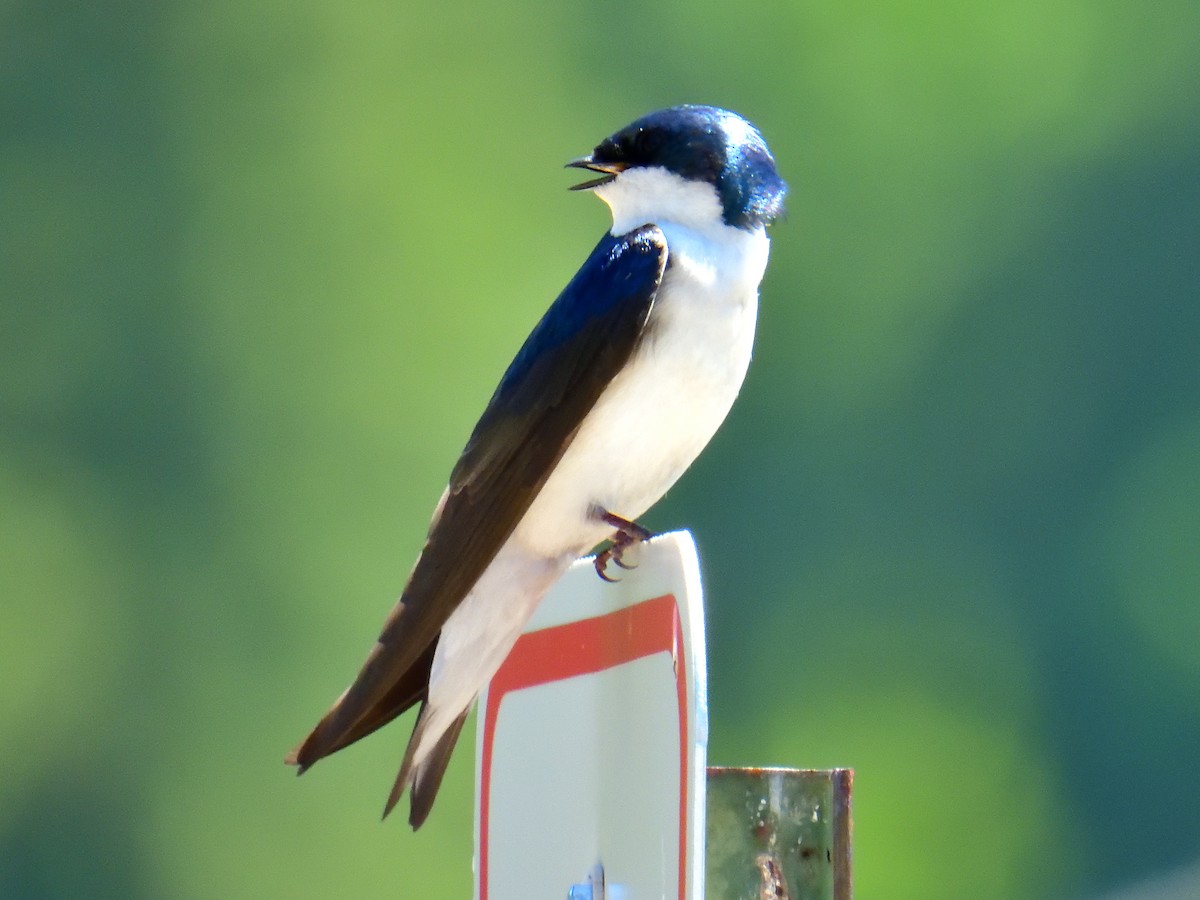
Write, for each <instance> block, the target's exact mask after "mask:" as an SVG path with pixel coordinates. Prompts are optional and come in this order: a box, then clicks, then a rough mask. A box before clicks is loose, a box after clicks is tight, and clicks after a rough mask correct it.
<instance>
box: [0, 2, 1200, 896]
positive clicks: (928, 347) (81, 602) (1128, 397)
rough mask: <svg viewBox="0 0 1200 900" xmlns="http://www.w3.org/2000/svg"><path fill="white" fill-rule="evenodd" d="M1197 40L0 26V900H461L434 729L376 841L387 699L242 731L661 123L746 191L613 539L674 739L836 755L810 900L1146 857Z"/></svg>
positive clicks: (254, 20)
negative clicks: (780, 211) (368, 707)
mask: <svg viewBox="0 0 1200 900" xmlns="http://www.w3.org/2000/svg"><path fill="white" fill-rule="evenodd" d="M1198 34H1200V5H1198V4H1196V3H1195V2H1190V0H1175V2H1163V3H1158V4H1154V5H1152V6H1148V7H1143V6H1138V5H1136V4H1128V3H1116V2H1111V0H1109V2H1106V0H1100V2H1097V0H1037V2H1033V0H1017V2H1015V3H1007V4H982V3H978V4H969V5H968V4H958V3H945V2H932V3H930V2H922V3H918V2H913V0H908V2H903V0H884V2H877V3H847V4H813V3H778V2H777V3H764V4H756V5H753V6H749V5H746V4H740V3H729V2H725V3H711V2H701V3H696V2H694V3H681V2H673V3H660V4H645V3H631V2H624V0H615V2H603V3H562V4H548V5H542V4H536V3H531V2H524V3H507V4H485V3H455V2H451V3H443V4H436V5H435V4H418V3H411V2H409V3H399V4H397V3H383V2H377V0H349V2H345V3H340V4H334V3H329V2H311V0H300V2H297V3H289V4H283V3H268V2H258V0H249V2H237V3H234V2H229V0H224V2H222V0H217V2H213V3H205V4H185V3H171V2H167V3H163V2H148V0H129V2H122V3H110V4H83V3H66V2H61V0H49V2H42V3H28V2H21V0H16V2H7V3H4V4H3V5H2V7H0V316H2V318H0V365H2V367H3V369H2V371H3V378H0V604H2V605H0V611H2V623H3V624H2V626H0V674H2V680H0V897H4V898H43V897H46V898H50V897H53V898H60V897H85V896H86V897H101V898H108V897H112V898H162V897H170V898H213V897H221V898H240V897H245V898H261V897H317V896H354V897H404V898H408V897H412V898H422V897H465V896H468V893H469V889H470V888H469V886H470V883H471V874H470V859H471V797H472V790H473V786H472V783H471V771H472V765H473V762H472V758H471V751H470V748H471V746H472V740H471V738H470V736H469V735H467V736H466V738H465V739H464V741H463V744H462V747H463V748H464V749H465V752H460V753H459V754H458V755H457V758H456V760H455V763H454V765H453V766H452V767H451V770H450V774H449V777H448V783H447V785H446V787H445V789H444V792H443V795H442V797H441V798H440V803H439V806H438V807H437V809H436V810H435V812H434V815H433V817H432V819H431V821H430V823H429V824H428V825H427V827H426V828H424V829H423V830H422V831H421V832H420V833H418V834H416V835H413V834H411V833H410V832H409V831H408V829H407V827H406V826H405V824H404V822H403V821H402V818H398V819H396V820H389V821H388V822H387V823H386V824H384V825H380V824H379V822H378V813H379V811H380V809H381V807H382V803H383V800H384V797H385V795H386V791H387V788H388V786H389V785H390V783H391V779H392V777H393V774H394V770H395V767H396V765H397V763H398V761H399V758H400V755H401V753H402V750H403V746H404V743H405V741H406V739H407V736H408V724H407V721H406V722H405V723H404V724H401V725H399V726H396V727H393V728H391V729H388V730H387V731H385V732H383V733H382V734H381V735H379V736H377V737H375V738H374V739H372V740H371V741H368V742H366V743H364V744H362V745H360V746H359V747H357V748H355V749H354V750H353V751H351V752H349V753H347V754H345V755H344V756H340V757H338V758H336V759H335V760H333V761H330V762H328V763H325V764H323V765H322V766H320V767H318V768H317V770H316V771H314V772H313V773H312V774H311V775H309V776H307V777H306V778H304V779H303V780H300V781H297V780H296V779H295V778H294V777H293V776H292V773H291V770H288V769H286V768H285V767H284V766H283V764H282V757H283V754H284V752H285V751H286V750H287V749H288V748H289V747H291V746H292V745H293V744H294V743H295V742H296V741H297V740H298V739H299V738H300V737H302V736H303V734H304V733H305V732H306V731H307V729H308V728H309V726H311V725H312V724H313V722H314V720H315V717H316V716H317V715H318V714H319V713H321V712H322V711H323V710H324V708H325V707H326V705H327V703H328V702H329V701H330V700H331V699H332V698H333V697H334V696H335V695H336V693H337V692H338V691H339V690H340V689H341V688H342V687H343V686H344V684H345V683H346V682H347V681H348V679H349V678H350V677H351V675H352V674H353V673H354V671H356V669H357V666H358V665H359V663H360V661H361V658H362V656H363V654H364V652H365V651H366V649H367V648H368V646H369V644H370V642H371V641H372V640H373V638H374V636H375V634H376V630H377V628H378V626H379V624H380V623H381V621H382V618H383V616H384V614H385V612H386V610H387V609H388V608H389V607H390V605H391V603H392V600H393V598H394V596H395V594H396V593H397V592H398V590H399V588H400V587H401V585H402V583H403V581H404V578H405V576H406V575H407V573H408V569H409V566H410V564H411V562H412V560H413V558H414V556H415V554H416V552H417V549H418V547H419V546H420V543H421V541H422V539H423V535H424V528H425V525H426V523H427V520H428V516H429V513H430V511H431V510H432V507H433V504H434V502H435V501H436V499H437V497H438V495H439V493H440V491H441V488H442V485H443V483H444V479H445V477H446V475H447V473H448V472H449V469H450V466H451V464H452V463H453V461H454V459H455V458H456V455H457V453H458V450H459V449H460V447H461V445H462V443H463V441H464V439H465V437H466V435H467V433H468V432H469V430H470V428H471V426H472V424H473V423H474V421H475V417H476V416H477V414H478V413H479V411H480V410H481V409H482V407H483V404H484V403H485V402H486V400H487V398H488V396H489V395H490V393H491V390H492V388H493V387H494V385H495V383H496V381H497V380H498V378H499V375H500V373H501V372H502V371H503V368H504V366H505V365H506V364H507V362H508V360H509V359H510V358H511V356H512V354H513V352H514V351H515V349H516V348H517V346H519V344H520V342H521V340H522V339H523V338H524V336H525V334H526V333H527V332H528V330H529V329H530V327H531V326H532V325H533V323H534V322H535V321H536V320H537V318H538V316H539V315H540V314H541V312H542V311H543V310H544V308H545V307H546V305H547V304H548V303H549V302H550V300H551V299H552V298H553V297H554V296H555V294H556V293H557V291H558V290H559V289H560V288H561V287H562V286H563V285H564V284H565V283H566V281H567V279H568V278H569V277H570V276H571V275H572V274H573V272H574V271H575V269H576V267H577V266H578V264H579V263H580V262H581V261H582V259H583V258H584V256H585V254H586V253H587V252H588V251H589V250H590V249H591V247H592V246H593V244H594V242H595V240H596V239H597V238H598V237H599V235H600V234H601V232H602V231H604V230H605V229H606V228H607V225H608V216H607V211H606V210H605V209H604V208H603V206H602V204H600V203H599V202H597V201H595V200H594V199H591V198H588V197H581V196H579V195H572V194H569V193H568V192H567V191H566V190H565V188H566V187H567V185H568V184H570V183H571V182H572V178H571V176H570V175H568V174H566V173H564V172H563V171H562V170H561V168H560V167H561V165H562V163H563V162H564V161H565V160H567V159H569V158H571V157H572V156H575V155H578V154H580V153H582V152H585V151H586V150H588V149H590V147H591V146H592V145H593V144H595V143H596V142H597V141H598V140H599V139H601V138H602V137H604V136H606V135H607V134H608V133H610V132H611V131H612V130H614V129H616V128H617V127H619V126H621V125H624V124H625V123H626V122H628V121H629V120H631V119H633V118H634V117H636V116H638V115H641V114H643V113H645V112H648V111H649V110H651V109H655V108H658V107H661V106H666V105H670V104H674V103H679V102H704V103H714V104H719V105H723V106H728V107H730V108H732V109H736V110H738V111H739V112H741V113H743V114H744V115H746V116H747V117H749V118H751V119H752V120H753V121H755V122H756V123H757V124H758V125H759V126H760V127H761V129H762V130H763V132H764V133H765V135H766V137H767V139H768V141H769V142H770V145H771V147H772V149H773V150H774V152H775V155H776V157H777V159H778V161H779V164H780V168H781V170H782V172H783V174H784V176H785V177H786V178H788V179H789V181H790V183H791V186H792V192H791V196H790V203H789V209H790V212H789V216H788V218H787V220H786V221H783V222H781V223H779V224H778V225H777V226H776V227H775V228H774V232H773V234H774V245H773V250H772V254H773V257H772V262H771V266H770V268H769V271H768V274H767V278H766V281H765V283H764V286H763V307H762V313H761V326H760V329H761V330H760V337H759V342H758V346H757V353H756V360H755V364H754V366H753V367H752V369H751V374H750V377H749V380H748V382H747V385H746V388H745V390H744V391H743V394H742V398H741V400H740V402H739V404H738V405H737V406H736V407H735V409H734V412H733V414H732V416H731V417H730V420H729V421H728V422H727V423H726V426H725V428H724V429H723V431H722V432H721V433H720V434H719V435H718V437H717V439H716V440H715V442H714V443H713V445H712V446H711V447H710V449H709V450H708V452H707V453H706V454H705V455H704V456H703V457H702V458H701V460H700V462H699V463H698V464H697V465H696V466H695V467H694V468H693V470H692V471H691V472H690V473H689V474H688V476H686V477H685V479H684V480H683V482H681V484H680V485H679V486H678V487H677V488H676V489H675V490H674V491H673V492H672V493H671V494H670V495H669V496H668V497H667V498H666V499H665V500H664V501H663V502H662V503H661V504H660V505H659V506H658V507H656V508H655V510H653V511H652V512H651V514H650V515H649V516H647V517H646V519H645V522H646V524H648V525H649V526H650V527H652V528H654V529H656V530H666V529H670V528H675V527H683V526H686V527H690V528H692V529H693V530H694V532H695V534H696V536H697V540H698V542H699V544H700V548H701V551H702V554H703V556H704V567H705V572H706V578H707V594H708V604H709V621H710V632H709V634H710V657H711V670H710V682H711V701H712V704H711V705H712V709H711V714H712V740H711V747H710V756H711V759H712V761H713V762H719V763H727V764H766V763H777V764H790V765H800V766H828V765H835V764H839V765H850V766H854V767H855V768H856V769H857V772H858V776H857V782H856V792H857V801H856V832H855V839H856V866H857V873H858V896H859V897H861V898H864V900H895V898H985V900H986V898H1025V897H1028V898H1043V897H1101V896H1105V897H1107V896H1110V894H1109V892H1110V891H1113V890H1117V889H1118V888H1123V889H1126V890H1130V891H1132V893H1129V894H1122V896H1130V897H1141V896H1150V894H1149V893H1147V892H1148V891H1150V890H1151V889H1150V888H1149V887H1138V885H1146V884H1148V883H1150V882H1153V880H1154V879H1156V878H1159V877H1162V876H1164V875H1166V874H1167V873H1171V872H1178V871H1179V870H1181V869H1182V870H1184V871H1185V872H1188V871H1190V872H1193V873H1194V872H1196V871H1197V869H1196V868H1195V866H1196V861H1197V860H1198V859H1200V765H1198V764H1197V763H1198V761H1200V759H1198V757H1200V750H1198V748H1200V602H1198V601H1200V306H1198V304H1197V299H1198V294H1200V44H1198V43H1197V35H1198ZM1174 878H1175V880H1174V881H1173V882H1171V883H1172V884H1175V885H1182V887H1181V888H1179V890H1181V891H1182V893H1178V894H1171V896H1179V897H1195V896H1200V885H1198V879H1197V878H1196V876H1195V875H1193V876H1191V879H1190V880H1189V877H1188V876H1187V875H1184V876H1182V877H1181V876H1178V875H1176V876H1174ZM1131 885H1132V886H1133V887H1130V886H1131ZM1155 896H1166V894H1155Z"/></svg>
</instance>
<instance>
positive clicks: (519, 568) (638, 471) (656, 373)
mask: <svg viewBox="0 0 1200 900" xmlns="http://www.w3.org/2000/svg"><path fill="white" fill-rule="evenodd" d="M635 176H636V177H635ZM597 193H598V194H599V195H600V196H601V197H602V199H604V200H605V201H606V202H608V203H609V204H610V206H612V207H613V218H614V226H613V233H614V234H622V233H624V232H626V231H628V230H630V229H632V228H636V227H639V226H641V225H643V224H646V223H648V222H654V223H655V224H657V225H658V226H659V227H660V228H661V229H662V231H663V233H664V234H665V235H666V239H667V248H668V254H669V260H668V269H667V273H666V275H665V276H664V279H663V284H662V287H661V288H660V290H659V294H658V297H657V299H656V301H655V305H654V308H653V310H652V312H651V319H650V323H649V327H648V330H647V334H648V338H647V339H646V340H644V341H643V342H642V343H641V344H640V345H639V347H638V350H637V352H636V355H635V356H634V358H633V359H632V360H631V361H630V363H629V364H628V365H627V366H626V367H625V369H624V370H623V371H622V372H621V373H620V374H619V375H618V376H617V377H616V378H615V379H613V381H612V382H611V383H610V384H609V386H608V388H607V389H606V390H605V392H604V393H603V394H602V395H601V397H600V399H599V401H598V402H597V403H596V405H595V407H593V409H592V411H591V412H590V413H589V414H588V415H587V417H586V418H585V419H584V420H583V423H582V425H581V426H580V428H579V431H578V433H577V434H576V436H575V439H574V441H573V442H572V443H571V446H570V447H569V448H568V449H567V451H566V453H565V454H564V455H563V458H562V460H561V461H560V462H559V464H558V466H557V467H556V468H555V470H554V473H553V474H552V475H551V476H550V478H549V480H548V481H547V482H546V484H545V486H544V487H543V488H542V490H541V492H540V493H539V494H538V496H537V497H536V498H535V499H534V501H533V504H532V506H530V508H529V511H528V512H527V513H526V514H525V516H524V518H523V519H522V520H521V522H520V523H519V524H518V525H517V528H516V530H515V531H514V532H513V534H512V536H511V537H510V538H509V540H508V541H507V543H506V544H505V545H504V547H503V548H502V549H501V551H500V553H499V554H498V555H497V557H496V559H495V561H493V563H492V565H491V566H489V568H488V569H487V571H486V572H484V574H483V576H482V577H481V578H480V580H479V582H478V583H477V584H476V585H475V587H474V588H473V589H472V591H471V592H470V594H468V596H467V598H466V599H465V600H464V601H463V603H462V604H461V605H460V606H459V607H458V609H457V610H455V612H454V613H453V615H451V617H450V619H449V620H448V621H447V622H446V625H445V626H444V627H443V629H442V635H441V641H440V643H439V644H438V649H437V654H436V656H435V659H434V663H433V669H432V672H431V675H430V689H429V707H428V709H427V711H426V715H427V717H428V721H427V723H426V726H425V728H424V730H423V735H422V743H421V746H419V747H418V748H417V750H416V753H415V759H416V761H417V762H418V763H419V762H420V760H421V759H422V758H423V757H424V756H425V754H426V753H427V752H428V751H429V750H430V749H431V748H432V746H433V744H434V743H435V742H436V740H437V738H438V737H440V736H441V734H442V733H443V731H444V730H445V729H446V728H447V727H449V726H450V724H451V723H452V722H453V721H454V720H455V719H456V718H457V717H458V715H459V714H460V713H461V712H462V711H463V710H464V709H466V708H467V706H469V705H470V704H471V702H472V701H473V700H474V699H475V697H476V696H477V695H478V693H479V692H480V690H482V688H483V686H484V685H485V684H486V683H487V682H488V680H489V679H490V678H491V677H492V676H493V675H494V674H495V672H496V670H497V669H498V668H499V667H500V664H501V663H502V662H503V661H504V658H505V656H507V655H508V651H509V650H510V649H511V648H512V645H513V644H514V643H515V642H516V639H517V637H518V636H519V635H520V633H521V630H522V629H523V628H524V626H525V623H526V622H527V621H528V619H529V617H530V616H531V615H532V614H533V611H534V609H535V608H536V606H537V604H538V602H539V601H540V600H541V598H542V597H543V596H544V595H545V593H546V591H547V590H548V589H549V588H550V586H551V585H552V584H553V583H554V582H555V581H556V580H557V579H558V578H559V577H560V576H561V575H562V573H563V572H564V571H565V570H566V567H567V566H569V565H570V564H571V562H572V561H573V560H574V559H576V558H577V557H579V556H581V555H583V554H585V553H587V552H588V551H589V550H590V549H591V548H592V547H594V546H595V545H596V544H598V543H600V542H601V541H603V540H604V539H606V538H607V537H609V536H610V535H611V534H612V528H611V527H610V526H607V525H605V524H604V523H603V522H600V521H598V520H597V519H596V518H595V517H594V515H592V510H594V509H595V508H596V507H599V508H602V509H604V510H607V511H609V512H612V513H615V514H616V515H618V516H621V517H622V518H626V519H631V520H632V519H636V518H638V517H639V516H641V515H642V514H643V513H644V512H645V511H646V510H647V509H648V508H649V507H650V506H651V505H652V504H654V503H655V502H656V501H657V500H658V499H659V498H660V497H662V495H663V494H665V493H666V492H667V490H668V489H669V488H670V487H671V485H673V484H674V483H675V481H676V480H677V479H678V478H679V476H680V475H682V474H683V472H684V470H686V469H687V467H688V466H689V465H691V463H692V461H693V460H695V458H696V457H697V456H698V455H699V453H700V451H701V450H702V449H703V448H704V446H705V445H706V444H707V443H708V442H709V440H710V439H711V438H712V436H713V434H714V433H715V432H716V430H717V428H718V426H720V424H721V422H722V421H723V420H724V419H725V416H726V414H727V413H728V412H729V408H730V406H731V405H732V404H733V401H734V398H735V397H736V396H737V394H738V391H739V389H740V388H741V385H742V380H743V379H744V377H745V374H746V369H747V367H748V365H749V363H750V354H751V350H752V346H753V341H754V326H755V320H756V317H757V311H758V285H759V282H760V281H761V279H762V275H763V271H764V269H765V268H766V263H767V251H768V240H767V236H766V233H765V231H764V230H763V229H762V228H761V227H760V228H757V229H755V230H754V231H745V230H742V229H737V228H731V227H729V226H726V225H724V224H723V223H722V222H721V221H720V207H719V205H718V204H717V201H716V194H715V192H714V191H713V190H712V189H711V188H710V187H708V186H707V185H699V184H694V183H688V182H684V181H683V180H682V179H680V178H678V177H677V176H674V175H670V174H668V173H666V172H663V171H661V170H644V169H638V170H631V171H629V172H627V173H625V174H623V175H622V176H621V177H620V178H618V179H617V181H616V182H614V183H612V184H609V185H606V186H605V187H604V188H601V189H599V190H598V191H597ZM655 210H657V213H656V214H654V215H652V213H654V211H655ZM684 223H686V224H684Z"/></svg>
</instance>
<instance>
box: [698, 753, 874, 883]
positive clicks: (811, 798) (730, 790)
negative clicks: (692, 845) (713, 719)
mask: <svg viewBox="0 0 1200 900" xmlns="http://www.w3.org/2000/svg"><path fill="white" fill-rule="evenodd" d="M853 780H854V772H853V770H851V769H827V770H815V769H753V768H725V767H710V768H709V770H708V804H707V819H708V825H707V832H706V833H707V850H706V859H705V893H706V894H707V896H708V897H711V898H713V900H725V898H735V897H736V898H739V900H741V898H747V900H750V898H753V900H851V897H852V891H851V885H850V863H851V849H850V837H851V815H850V788H851V784H852V782H853Z"/></svg>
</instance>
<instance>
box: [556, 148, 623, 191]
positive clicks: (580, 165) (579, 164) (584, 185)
mask: <svg viewBox="0 0 1200 900" xmlns="http://www.w3.org/2000/svg"><path fill="white" fill-rule="evenodd" d="M563 168H565V169H587V170H588V171H589V172H601V173H603V174H602V176H601V177H600V178H593V179H592V180H591V181H584V182H581V183H580V184H573V185H571V187H570V188H569V190H572V191H590V190H591V189H592V188H597V187H600V185H602V184H608V183H609V182H610V181H612V180H613V179H614V178H616V177H617V176H618V175H620V174H621V173H622V172H624V171H625V170H626V169H628V168H629V166H627V165H625V163H617V162H613V163H609V162H597V161H596V160H595V159H593V158H592V157H591V156H590V155H589V156H581V157H579V159H573V160H571V161H570V162H569V163H567V164H566V165H565V166H564V167H563Z"/></svg>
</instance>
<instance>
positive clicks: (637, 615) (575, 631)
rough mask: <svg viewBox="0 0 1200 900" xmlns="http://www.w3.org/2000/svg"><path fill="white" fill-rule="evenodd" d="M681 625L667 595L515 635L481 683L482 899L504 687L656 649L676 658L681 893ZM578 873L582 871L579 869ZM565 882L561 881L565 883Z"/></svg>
mask: <svg viewBox="0 0 1200 900" xmlns="http://www.w3.org/2000/svg"><path fill="white" fill-rule="evenodd" d="M681 633H682V626H681V625H680V621H679V609H678V606H677V604H676V601H675V597H674V595H672V594H665V595H664V596H662V597H655V598H654V599H652V600H645V601H643V602H642V603H638V604H635V605H634V606H627V607H625V608H624V609H619V610H617V611H616V612H611V613H609V614H607V615H604V616H596V617H595V618H591V619H583V620H581V621H579V622H569V623H567V624H566V625H558V626H555V627H553V628H543V629H541V630H539V631H531V632H528V633H527V634H523V635H521V636H520V637H519V638H518V639H517V643H516V644H515V645H514V646H513V649H512V651H511V652H510V653H509V654H508V658H507V659H506V660H505V661H504V663H503V665H501V666H500V670H499V671H498V672H496V675H495V677H493V678H492V682H491V685H490V686H489V687H488V694H487V708H486V709H484V711H483V723H482V727H483V760H482V764H481V765H482V777H481V779H480V782H481V783H480V798H479V833H480V847H479V897H480V900H488V838H489V835H490V831H489V829H488V817H489V812H490V807H491V795H492V791H491V787H492V747H493V743H494V741H495V737H496V720H497V716H498V715H499V712H500V704H501V702H502V701H503V700H504V696H505V695H506V694H508V693H509V692H510V691H519V690H523V689H525V688H530V687H535V686H537V685H539V684H548V683H550V682H552V681H563V680H565V679H567V678H574V677H575V676H576V675H588V674H591V673H593V672H603V671H604V670H605V669H611V668H613V667H614V666H619V665H621V664H623V663H628V662H633V661H634V660H636V659H642V658H643V657H646V656H653V655H654V654H655V653H662V652H664V651H665V652H668V653H670V654H671V658H672V659H673V660H674V661H675V687H676V692H677V697H678V701H679V774H680V778H679V897H680V900H683V898H684V897H686V896H687V797H688V761H689V759H690V754H689V753H688V735H687V671H686V668H685V667H684V666H683V664H682V662H683V661H682V660H681V659H680V656H681V653H682V640H681V637H680V635H681ZM581 874H582V873H581ZM566 887H569V886H568V885H564V889H565V888H566Z"/></svg>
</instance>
